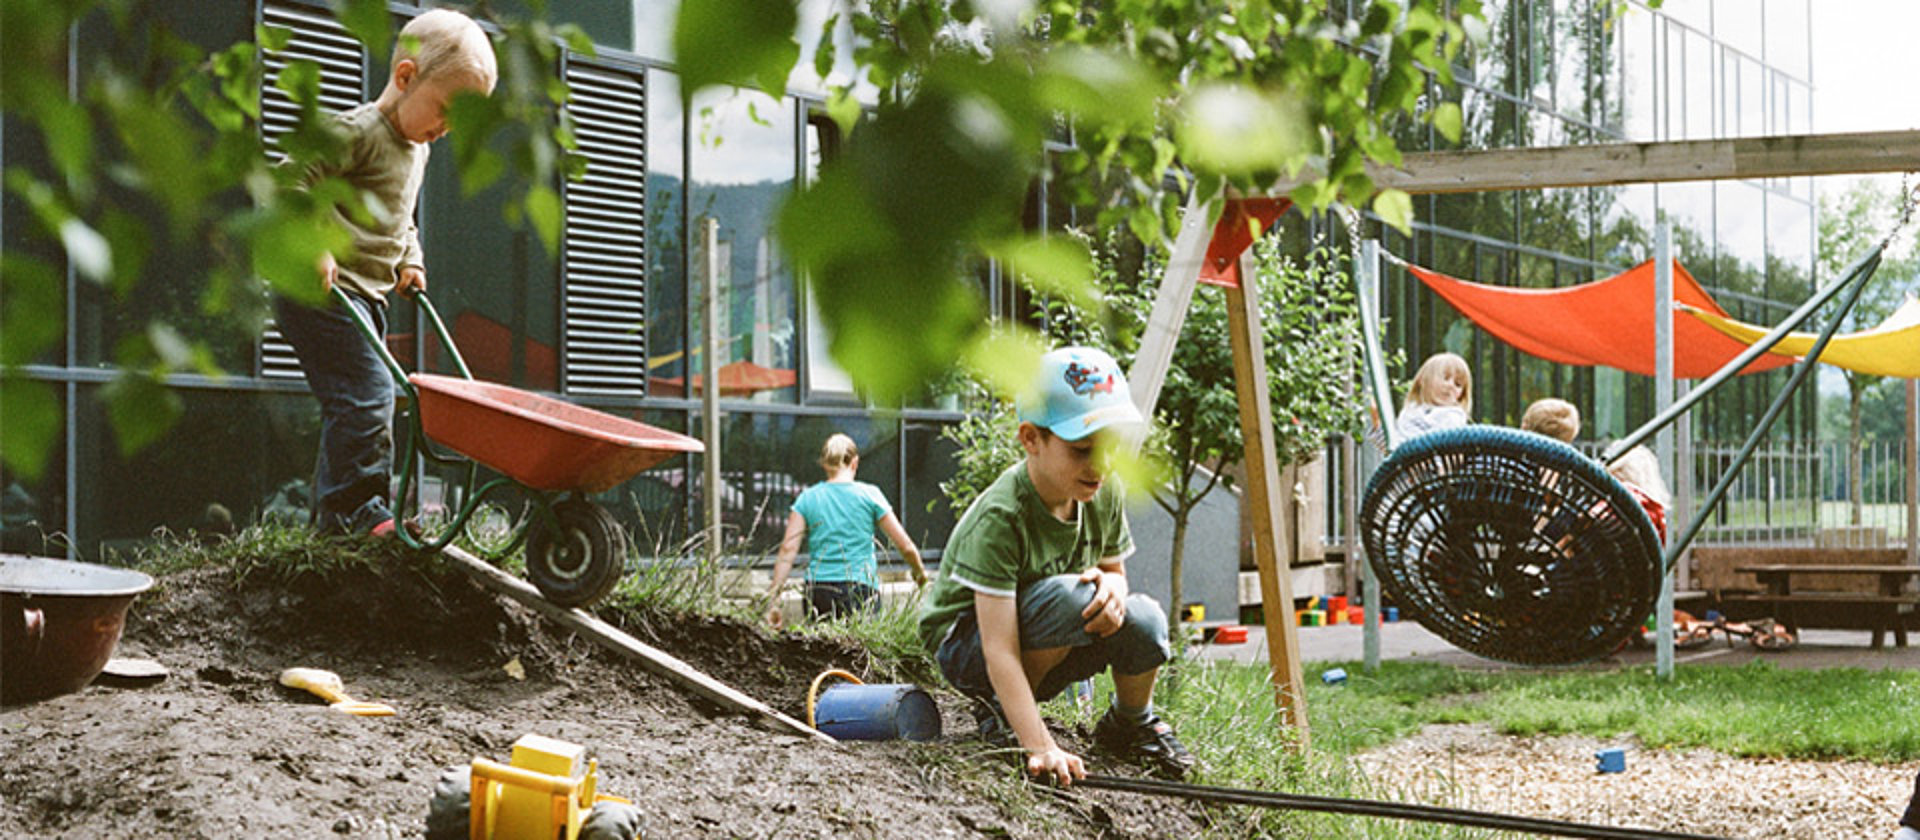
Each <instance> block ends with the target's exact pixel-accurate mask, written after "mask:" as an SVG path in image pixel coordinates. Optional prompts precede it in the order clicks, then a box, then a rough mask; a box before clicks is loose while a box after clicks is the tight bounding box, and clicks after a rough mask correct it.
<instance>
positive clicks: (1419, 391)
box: [1407, 353, 1473, 417]
mask: <svg viewBox="0 0 1920 840" xmlns="http://www.w3.org/2000/svg"><path fill="white" fill-rule="evenodd" d="M1449 376H1451V377H1453V378H1454V379H1458V380H1460V403H1459V405H1460V410H1461V411H1464V412H1466V413H1467V416H1468V417H1472V416H1473V371H1471V370H1469V369H1467V360H1466V359H1462V358H1460V356H1459V355H1458V354H1456V353H1435V354H1433V355H1431V356H1428V357H1427V360H1426V361H1425V362H1422V363H1421V364H1420V371H1419V372H1418V373H1415V374H1414V375H1413V387H1412V388H1410V389H1408V390H1407V405H1414V404H1419V405H1436V403H1435V402H1434V401H1433V389H1434V386H1436V385H1438V384H1439V383H1440V380H1442V379H1444V378H1446V377H1449Z"/></svg>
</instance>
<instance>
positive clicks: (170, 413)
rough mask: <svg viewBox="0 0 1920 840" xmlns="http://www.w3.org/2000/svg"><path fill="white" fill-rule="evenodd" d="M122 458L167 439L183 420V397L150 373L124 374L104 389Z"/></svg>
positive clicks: (101, 392) (125, 372)
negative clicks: (161, 439)
mask: <svg viewBox="0 0 1920 840" xmlns="http://www.w3.org/2000/svg"><path fill="white" fill-rule="evenodd" d="M100 398H101V399H102V400H105V401H106V404H107V418H108V420H110V421H111V423H112V426H113V437H114V440H115V441H116V442H118V443H119V445H120V454H122V455H132V454H134V453H136V452H139V451H140V450H141V449H144V448H146V446H147V445H148V444H151V443H153V442H154V441H157V440H159V439H160V438H162V437H164V436H165V435H166V433H167V431H168V430H169V429H171V428H173V424H174V422H175V421H177V420H179V419H180V414H181V411H182V409H181V404H180V395H179V394H175V393H174V392H173V391H172V390H171V389H169V388H167V387H166V386H165V385H162V384H161V383H160V380H158V379H156V378H154V376H153V375H152V374H150V373H146V372H144V371H131V370H123V371H121V372H120V375H118V376H116V377H114V379H113V381H112V382H109V383H107V384H106V385H104V386H102V387H101V389H100Z"/></svg>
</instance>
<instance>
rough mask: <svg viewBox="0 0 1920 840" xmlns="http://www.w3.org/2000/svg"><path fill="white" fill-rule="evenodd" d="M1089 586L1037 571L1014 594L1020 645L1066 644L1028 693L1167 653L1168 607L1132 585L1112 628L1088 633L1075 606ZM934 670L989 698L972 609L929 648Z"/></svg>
mask: <svg viewBox="0 0 1920 840" xmlns="http://www.w3.org/2000/svg"><path fill="white" fill-rule="evenodd" d="M1095 589H1096V587H1095V586H1094V585H1093V584H1091V583H1087V582H1084V581H1081V580H1080V576H1079V575H1055V576H1053V577H1049V578H1041V579H1040V580H1036V581H1034V582H1032V583H1029V584H1027V585H1026V586H1023V587H1021V588H1020V590H1019V592H1018V594H1017V595H1016V596H1015V599H1014V600H1015V602H1016V609H1017V610H1018V611H1019V614H1020V649H1021V650H1041V649H1046V648H1061V647H1070V648H1073V650H1072V651H1071V652H1069V653H1068V654H1067V657H1066V658H1065V659H1063V660H1061V661H1060V664H1059V665H1056V666H1054V668H1053V670H1051V671H1048V672H1047V675H1046V676H1045V677H1042V678H1041V679H1040V682H1039V683H1038V684H1036V685H1034V686H1033V699H1034V700H1036V701H1042V702H1044V701H1046V700H1050V699H1052V698H1053V697H1054V695H1057V694H1059V693H1060V692H1061V691H1063V690H1065V689H1066V687H1067V686H1068V685H1071V684H1073V683H1076V682H1079V681H1081V680H1084V679H1087V678H1089V677H1092V676H1094V675H1095V674H1098V673H1100V672H1101V671H1105V670H1107V668H1109V667H1111V668H1113V672H1114V673H1116V674H1122V675H1126V676H1132V675H1135V674H1144V673H1146V672H1148V671H1151V670H1153V669H1155V668H1158V667H1160V665H1161V664H1162V663H1164V662H1166V661H1167V660H1168V659H1171V658H1172V657H1173V648H1172V647H1170V646H1169V645H1168V644H1167V614H1166V612H1165V611H1163V610H1161V609H1160V604H1159V603H1158V602H1156V601H1154V600H1153V599H1152V598H1149V597H1147V596H1145V595H1142V594H1140V593H1138V592H1135V593H1132V594H1130V595H1128V596H1127V618H1126V621H1125V622H1123V623H1122V624H1121V625H1120V629H1119V630H1117V631H1115V632H1114V634H1113V635H1111V636H1108V637H1106V638H1101V637H1099V636H1095V635H1093V634H1091V633H1088V632H1087V631H1086V630H1085V629H1084V627H1085V625H1086V623H1087V620H1086V619H1085V618H1082V617H1081V616H1080V612H1081V611H1082V610H1085V609H1086V608H1087V605H1088V604H1091V603H1093V593H1094V591H1095ZM934 660H935V661H937V662H939V663H940V672H941V674H943V675H944V676H946V678H947V682H949V683H952V684H953V687H954V688H957V689H959V690H960V692H961V693H962V694H966V695H968V696H970V697H977V698H980V699H983V700H991V699H994V698H995V694H994V690H993V683H992V682H991V681H990V680H989V679H988V678H987V658H986V656H985V654H983V653H982V652H981V649H980V623H979V616H978V615H977V614H976V613H975V612H974V611H973V610H967V611H965V612H962V613H961V614H960V617H959V618H957V619H954V622H953V627H952V629H950V630H948V631H947V637H946V638H945V639H942V640H941V642H940V649H939V650H938V651H936V652H935V653H934Z"/></svg>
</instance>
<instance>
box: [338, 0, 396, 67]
mask: <svg viewBox="0 0 1920 840" xmlns="http://www.w3.org/2000/svg"><path fill="white" fill-rule="evenodd" d="M332 4H333V15H334V17H335V18H337V19H338V20H339V21H340V25H341V26H344V27H346V28H347V31H348V32H349V33H352V35H353V37H355V38H358V39H360V43H362V44H365V45H366V46H367V54H368V55H371V56H377V58H376V61H380V60H384V59H385V58H386V57H387V55H388V51H389V45H391V44H392V43H393V18H392V16H391V15H390V14H389V13H388V12H387V2H386V0H332Z"/></svg>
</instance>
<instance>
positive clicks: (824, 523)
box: [793, 481, 893, 586]
mask: <svg viewBox="0 0 1920 840" xmlns="http://www.w3.org/2000/svg"><path fill="white" fill-rule="evenodd" d="M793 511H794V513H798V514H800V516H801V517H802V518H804V519H806V520H807V558H808V559H807V580H817V581H857V582H859V583H864V584H867V585H869V586H872V585H875V584H876V583H877V580H878V575H877V574H876V572H877V569H876V568H875V567H874V562H873V528H874V526H875V525H876V524H878V523H879V522H880V520H882V519H885V518H886V516H887V514H890V513H892V512H893V506H892V505H889V504H888V503H887V497H886V494H884V493H881V492H880V488H878V487H875V486H873V485H871V484H868V483H866V482H864V481H823V482H820V483H819V484H815V485H813V486H812V487H808V488H807V489H805V490H803V491H801V492H800V498H797V499H794V500H793Z"/></svg>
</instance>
